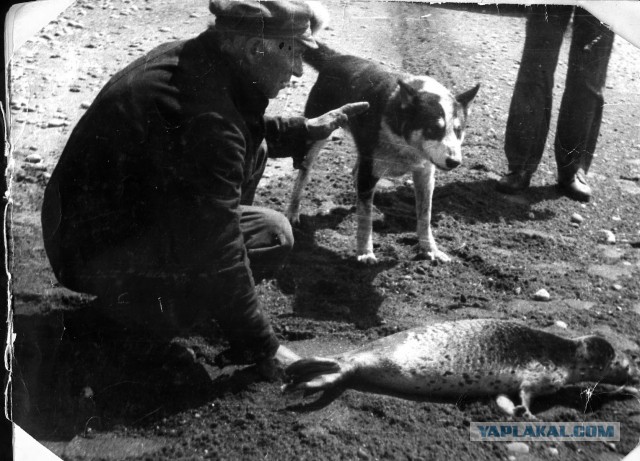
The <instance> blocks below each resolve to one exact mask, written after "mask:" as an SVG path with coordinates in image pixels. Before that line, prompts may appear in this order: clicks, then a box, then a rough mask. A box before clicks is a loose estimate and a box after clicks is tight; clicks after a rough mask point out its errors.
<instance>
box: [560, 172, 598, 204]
mask: <svg viewBox="0 0 640 461" xmlns="http://www.w3.org/2000/svg"><path fill="white" fill-rule="evenodd" d="M558 188H559V189H560V192H561V193H562V194H563V195H566V196H567V197H569V198H570V199H573V200H577V201H579V202H588V201H589V199H591V187H589V184H587V180H586V178H585V176H584V173H582V172H581V171H578V172H577V173H576V174H575V176H573V177H571V178H569V179H567V180H562V179H561V180H559V181H558Z"/></svg>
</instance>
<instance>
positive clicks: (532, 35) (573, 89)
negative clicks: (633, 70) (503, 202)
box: [505, 5, 614, 182]
mask: <svg viewBox="0 0 640 461" xmlns="http://www.w3.org/2000/svg"><path fill="white" fill-rule="evenodd" d="M574 10H575V13H574ZM572 13H573V33H572V38H571V48H570V51H569V67H568V71H567V79H566V83H565V90H564V94H563V96H562V102H561V104H560V113H559V117H558V126H557V131H556V137H555V145H554V149H555V157H556V163H557V167H558V180H559V182H565V181H570V180H571V178H572V177H573V176H574V175H575V174H576V172H577V171H578V170H579V169H582V170H583V171H584V172H585V173H586V172H588V170H589V167H590V165H591V160H592V158H593V153H594V151H595V147H596V141H597V139H598V134H599V132H600V122H601V120H602V107H603V104H604V99H603V96H602V91H603V88H604V85H605V80H606V75H607V66H608V64H609V57H610V55H611V49H612V46H613V36H614V34H613V32H612V31H611V30H609V29H608V28H607V27H606V26H605V25H604V24H602V23H601V22H600V21H599V20H598V19H597V18H595V17H594V16H592V15H591V14H589V13H588V12H586V11H585V10H583V9H581V8H577V7H575V8H574V7H573V6H564V5H547V6H545V5H540V6H532V7H531V10H530V12H529V13H528V16H527V25H526V38H525V44H524V51H523V53H522V61H521V63H520V70H519V72H518V77H517V80H516V85H515V89H514V93H513V97H512V100H511V107H510V109H509V118H508V120H507V129H506V135H505V153H506V156H507V161H508V163H509V170H510V171H525V172H529V173H534V172H535V171H536V169H537V168H538V164H539V163H540V159H541V158H542V154H543V152H544V147H545V143H546V139H547V134H548V132H549V124H550V121H551V103H552V94H553V85H554V73H555V69H556V65H557V63H558V54H559V52H560V46H561V44H562V39H563V36H564V34H565V31H566V29H567V25H568V24H569V20H570V19H571V15H572Z"/></svg>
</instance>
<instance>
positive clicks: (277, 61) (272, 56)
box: [253, 39, 305, 98]
mask: <svg viewBox="0 0 640 461" xmlns="http://www.w3.org/2000/svg"><path fill="white" fill-rule="evenodd" d="M304 49H305V46H304V45H302V44H301V43H299V42H297V41H296V40H293V39H286V40H285V39H282V40H280V39H269V40H264V41H263V43H262V46H261V51H262V52H263V53H264V54H260V55H259V56H258V59H256V60H255V66H254V73H253V75H254V81H255V82H256V85H258V88H259V89H260V90H261V91H262V92H263V93H264V95H265V96H266V97H268V98H275V97H276V96H278V93H279V92H280V90H282V89H283V88H284V87H285V86H287V84H288V83H289V81H290V80H291V76H292V75H295V76H296V77H300V76H302V53H303V52H304Z"/></svg>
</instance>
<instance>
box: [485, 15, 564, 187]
mask: <svg viewBox="0 0 640 461" xmlns="http://www.w3.org/2000/svg"><path fill="white" fill-rule="evenodd" d="M572 10H573V7H572V6H561V5H550V6H546V5H538V6H532V7H531V9H530V11H529V13H528V15H527V25H526V38H525V43H524V49H523V52H522V60H521V63H520V70H519V71H518V76H517V79H516V84H515V88H514V92H513V97H512V99H511V105H510V108H509V118H508V120H507V128H506V133H505V145H504V150H505V154H506V156H507V161H508V164H509V172H508V173H507V174H506V175H505V176H504V177H503V178H502V179H501V180H500V181H499V182H498V184H497V186H496V187H497V189H498V190H499V191H501V192H505V193H515V192H518V191H520V190H523V189H526V188H527V187H528V186H529V182H530V180H531V176H532V175H533V173H534V172H535V171H536V169H537V168H538V164H539V163H540V159H541V158H542V154H543V152H544V146H545V143H546V139H547V133H548V132H549V123H550V121H551V107H552V97H553V80H554V73H555V69H556V65H557V63H558V54H559V52H560V46H561V45H562V38H563V35H564V32H565V30H566V27H567V24H568V22H569V18H570V17H571V12H572Z"/></svg>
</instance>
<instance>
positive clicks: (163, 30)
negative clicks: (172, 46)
mask: <svg viewBox="0 0 640 461" xmlns="http://www.w3.org/2000/svg"><path fill="white" fill-rule="evenodd" d="M158 30H159V31H160V32H171V29H169V28H168V27H161V28H160V29H158Z"/></svg>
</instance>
